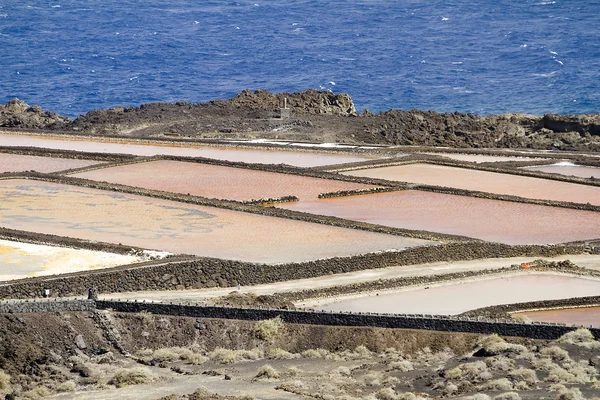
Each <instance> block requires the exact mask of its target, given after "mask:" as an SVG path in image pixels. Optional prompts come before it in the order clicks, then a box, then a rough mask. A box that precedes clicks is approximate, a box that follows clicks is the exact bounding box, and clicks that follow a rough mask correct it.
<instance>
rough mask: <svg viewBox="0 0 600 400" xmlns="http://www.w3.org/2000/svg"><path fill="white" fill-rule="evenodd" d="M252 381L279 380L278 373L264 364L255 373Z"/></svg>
mask: <svg viewBox="0 0 600 400" xmlns="http://www.w3.org/2000/svg"><path fill="white" fill-rule="evenodd" d="M254 379H279V372H277V370H276V369H275V368H273V367H272V366H270V365H269V364H265V365H263V366H262V367H260V368H259V369H258V371H256V375H255V376H254Z"/></svg>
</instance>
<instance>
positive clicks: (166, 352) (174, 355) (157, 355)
mask: <svg viewBox="0 0 600 400" xmlns="http://www.w3.org/2000/svg"><path fill="white" fill-rule="evenodd" d="M189 354H192V351H191V350H189V349H185V348H183V347H167V348H164V349H158V350H155V351H154V353H152V359H153V360H154V361H158V362H163V361H175V360H179V359H180V358H183V357H185V356H187V355H189Z"/></svg>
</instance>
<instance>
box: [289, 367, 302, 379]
mask: <svg viewBox="0 0 600 400" xmlns="http://www.w3.org/2000/svg"><path fill="white" fill-rule="evenodd" d="M286 373H287V374H288V375H289V376H298V375H300V374H301V373H302V370H301V369H300V368H298V367H296V366H293V365H292V366H291V367H288V369H287V371H286Z"/></svg>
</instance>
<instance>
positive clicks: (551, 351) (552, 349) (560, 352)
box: [540, 346, 570, 361]
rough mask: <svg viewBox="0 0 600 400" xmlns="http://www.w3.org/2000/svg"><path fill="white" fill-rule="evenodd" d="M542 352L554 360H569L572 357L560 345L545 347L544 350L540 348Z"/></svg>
mask: <svg viewBox="0 0 600 400" xmlns="http://www.w3.org/2000/svg"><path fill="white" fill-rule="evenodd" d="M540 354H541V355H542V356H546V357H551V358H552V359H553V360H558V361H567V360H569V359H570V358H569V353H568V352H567V351H566V350H564V349H561V348H560V347H558V346H549V347H544V348H543V349H542V350H540Z"/></svg>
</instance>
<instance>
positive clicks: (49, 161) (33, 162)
mask: <svg viewBox="0 0 600 400" xmlns="http://www.w3.org/2000/svg"><path fill="white" fill-rule="evenodd" d="M101 163H102V162H101V161H93V160H76V159H72V158H55V157H39V156H28V155H21V154H8V153H0V173H2V172H23V171H37V172H44V173H47V172H57V171H64V170H66V169H71V168H81V167H87V166H89V165H94V164H101Z"/></svg>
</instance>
